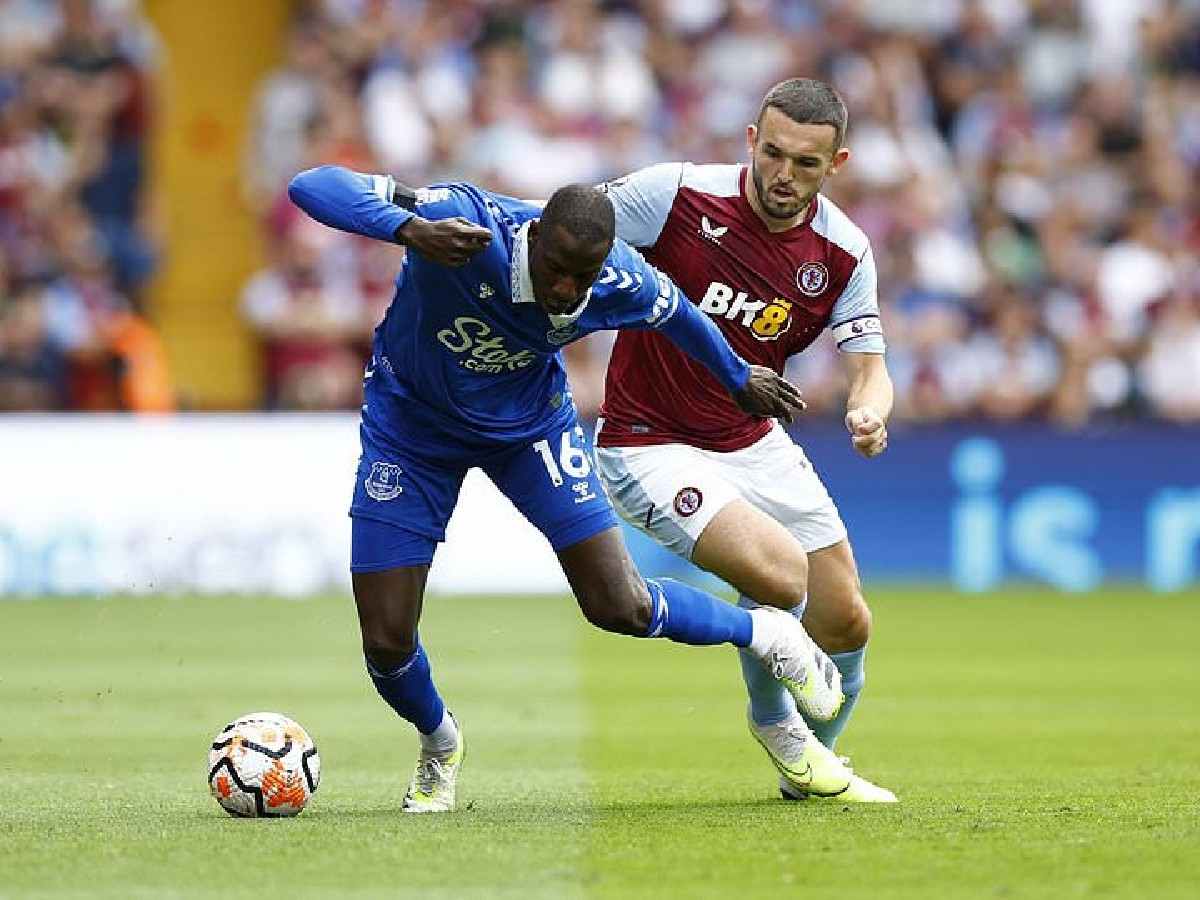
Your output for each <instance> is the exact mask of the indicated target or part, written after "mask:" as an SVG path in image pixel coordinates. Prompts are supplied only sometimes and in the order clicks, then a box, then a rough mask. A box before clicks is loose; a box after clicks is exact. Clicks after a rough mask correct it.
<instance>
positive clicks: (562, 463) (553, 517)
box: [482, 420, 617, 552]
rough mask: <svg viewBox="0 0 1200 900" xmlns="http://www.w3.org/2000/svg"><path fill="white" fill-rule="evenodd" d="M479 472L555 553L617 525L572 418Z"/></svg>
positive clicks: (581, 432)
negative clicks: (541, 536)
mask: <svg viewBox="0 0 1200 900" xmlns="http://www.w3.org/2000/svg"><path fill="white" fill-rule="evenodd" d="M482 468H483V470H484V472H485V473H486V474H487V476H488V477H489V478H490V479H491V480H492V482H493V483H494V484H495V485H496V487H497V488H499V489H500V491H501V493H503V494H504V495H505V496H506V497H508V499H509V500H511V501H512V503H513V505H514V506H515V507H516V508H517V509H518V510H520V512H521V514H522V515H524V516H525V518H526V519H528V520H529V521H530V522H531V523H532V524H533V526H534V527H535V528H537V529H538V530H539V531H541V532H542V534H543V535H545V536H546V539H547V540H548V541H549V542H550V546H552V547H553V548H554V550H555V552H559V551H561V550H563V549H565V548H567V547H570V546H571V545H573V544H576V543H579V542H580V541H583V540H586V539H587V538H590V537H592V536H593V535H596V534H598V533H600V532H601V531H604V530H606V529H609V528H613V527H615V526H616V525H617V517H616V514H615V513H614V512H613V509H612V505H611V504H610V503H609V502H608V497H607V495H606V494H605V493H604V488H603V487H602V486H601V484H600V481H599V479H598V478H597V476H596V469H595V466H594V465H593V464H592V455H591V447H590V445H589V443H588V441H587V437H586V435H585V434H584V432H583V429H582V428H581V427H580V426H579V425H578V424H577V423H576V422H575V421H574V420H571V421H569V422H567V423H566V424H565V425H559V426H555V427H554V428H553V429H551V430H548V431H547V432H546V434H544V435H543V436H542V437H541V438H539V439H537V440H535V441H531V442H530V443H529V444H526V445H524V446H521V447H517V448H514V449H512V450H510V451H506V452H505V453H503V454H499V455H497V456H496V457H494V458H492V459H490V460H488V461H486V462H484V464H483V466H482Z"/></svg>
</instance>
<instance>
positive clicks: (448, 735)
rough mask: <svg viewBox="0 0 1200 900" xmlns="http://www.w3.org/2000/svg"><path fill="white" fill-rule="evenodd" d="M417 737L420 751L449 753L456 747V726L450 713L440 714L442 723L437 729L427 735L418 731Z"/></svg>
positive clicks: (447, 711)
mask: <svg viewBox="0 0 1200 900" xmlns="http://www.w3.org/2000/svg"><path fill="white" fill-rule="evenodd" d="M417 736H418V737H419V738H420V739H421V749H422V750H430V751H432V752H434V753H449V752H451V751H452V750H454V749H455V748H456V747H457V746H458V725H457V724H455V722H454V717H453V716H452V715H450V711H449V710H446V711H444V712H443V713H442V722H441V724H440V725H438V727H437V728H435V729H433V731H431V732H430V733H429V734H421V732H419V731H418V732H417Z"/></svg>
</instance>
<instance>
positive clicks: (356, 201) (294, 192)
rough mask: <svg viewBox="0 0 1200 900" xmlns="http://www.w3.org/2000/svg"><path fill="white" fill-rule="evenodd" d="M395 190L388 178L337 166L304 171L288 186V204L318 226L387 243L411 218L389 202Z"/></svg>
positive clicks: (390, 241)
mask: <svg viewBox="0 0 1200 900" xmlns="http://www.w3.org/2000/svg"><path fill="white" fill-rule="evenodd" d="M395 191H396V182H395V181H394V180H393V179H392V177H391V176H390V175H364V174H362V173H360V172H352V171H350V170H349V169H344V168H342V167H341V166H320V167H318V168H316V169H308V170H306V171H304V172H301V173H300V174H299V175H296V176H295V177H294V178H292V180H291V182H290V183H289V184H288V197H290V198H291V201H292V202H293V203H295V204H296V205H297V206H298V207H300V208H301V209H302V210H304V212H306V213H308V215H310V216H312V217H313V218H314V219H316V220H317V221H318V222H320V223H321V224H323V225H328V226H329V227H330V228H337V229H339V230H340V231H349V232H351V233H353V234H361V235H364V236H366V237H370V238H375V239H376V240H380V241H388V242H389V243H395V242H396V229H397V228H399V227H400V226H401V225H403V224H404V223H405V222H407V221H409V219H412V218H413V215H414V214H413V213H412V212H410V211H409V210H407V209H403V208H401V207H399V206H397V205H396V204H395V203H393V202H392V200H393V197H394V195H395Z"/></svg>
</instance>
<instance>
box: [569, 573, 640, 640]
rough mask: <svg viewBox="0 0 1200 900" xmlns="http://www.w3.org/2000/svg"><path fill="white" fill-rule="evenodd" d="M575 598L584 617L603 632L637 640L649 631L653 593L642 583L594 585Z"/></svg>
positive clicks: (581, 591) (626, 581) (625, 582)
mask: <svg viewBox="0 0 1200 900" xmlns="http://www.w3.org/2000/svg"><path fill="white" fill-rule="evenodd" d="M576 596H577V599H578V601H579V608H580V610H582V612H583V616H584V618H585V619H587V620H588V622H590V623H591V624H593V625H595V626H596V627H597V628H599V629H601V630H603V631H611V632H614V633H616V634H628V635H634V636H636V637H643V636H645V635H646V634H647V633H648V632H649V631H650V617H651V607H650V593H649V591H648V590H647V589H646V585H645V584H643V583H642V582H641V580H638V581H636V582H635V581H631V580H627V579H626V580H622V581H620V582H618V583H615V584H601V585H594V586H592V587H589V588H586V589H584V590H580V591H578V592H577V595H576Z"/></svg>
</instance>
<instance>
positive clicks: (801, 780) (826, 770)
mask: <svg viewBox="0 0 1200 900" xmlns="http://www.w3.org/2000/svg"><path fill="white" fill-rule="evenodd" d="M747 720H748V722H749V725H750V734H751V735H753V737H754V739H755V740H756V741H758V743H759V744H760V745H762V748H763V749H764V750H766V751H767V756H769V757H770V758H771V762H772V763H773V764H774V765H775V768H776V769H778V770H779V784H780V785H781V787H780V790H783V788H782V785H785V784H786V785H787V786H788V789H789V790H790V791H791V792H792V794H793V795H794V796H790V797H789V798H788V799H798V798H799V797H800V796H801V795H803V796H808V795H809V794H811V795H813V796H817V797H837V796H840V795H841V794H844V793H845V792H846V790H847V789H849V787H850V785H851V783H852V781H853V780H854V773H853V772H852V771H850V769H848V768H847V767H846V765H845V763H843V762H842V760H841V759H840V758H839V757H838V756H837V755H836V754H835V753H834V752H833V751H832V750H830V749H829V748H828V747H826V746H825V745H824V744H822V743H821V742H820V741H818V740H817V738H816V736H815V735H814V734H813V733H812V731H811V729H809V727H808V725H807V723H805V721H804V718H803V717H802V716H801V715H800V714H799V713H792V717H791V718H790V719H787V720H786V721H783V722H780V723H779V724H778V725H756V724H755V723H754V720H753V719H752V718H750V717H749V716H747Z"/></svg>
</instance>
